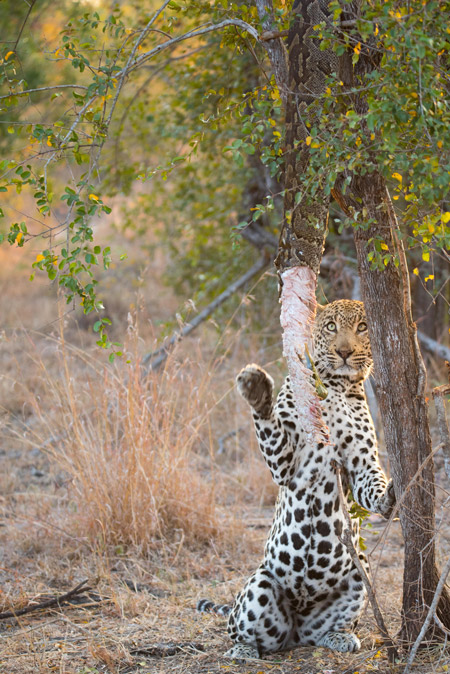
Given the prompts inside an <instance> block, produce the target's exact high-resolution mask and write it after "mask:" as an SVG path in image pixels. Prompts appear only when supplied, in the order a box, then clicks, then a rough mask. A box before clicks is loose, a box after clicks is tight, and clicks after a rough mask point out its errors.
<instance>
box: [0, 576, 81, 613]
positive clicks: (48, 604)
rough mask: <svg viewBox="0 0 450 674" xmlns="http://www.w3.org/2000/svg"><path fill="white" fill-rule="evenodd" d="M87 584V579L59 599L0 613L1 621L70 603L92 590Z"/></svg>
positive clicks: (55, 598) (53, 598)
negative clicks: (71, 600) (76, 597)
mask: <svg viewBox="0 0 450 674" xmlns="http://www.w3.org/2000/svg"><path fill="white" fill-rule="evenodd" d="M87 582H88V581H87V579H86V580H83V581H82V582H81V583H79V584H78V585H77V586H76V587H74V588H72V590H69V592H65V593H64V594H60V595H59V596H58V597H52V598H51V599H45V600H44V601H41V602H38V603H36V604H30V605H29V606H25V608H20V609H17V610H14V609H13V610H12V611H4V613H0V620H5V619H6V618H17V617H18V616H21V615H26V614H27V613H33V612H34V611H40V610H42V609H44V608H50V607H51V606H61V604H64V603H65V602H67V601H69V599H71V598H72V597H75V596H76V595H77V594H81V593H82V592H86V591H87V590H90V588H89V587H87V585H86V583H87Z"/></svg>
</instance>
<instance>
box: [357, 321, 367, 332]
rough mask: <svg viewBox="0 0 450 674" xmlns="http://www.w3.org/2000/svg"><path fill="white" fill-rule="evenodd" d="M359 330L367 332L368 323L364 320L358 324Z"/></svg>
mask: <svg viewBox="0 0 450 674" xmlns="http://www.w3.org/2000/svg"><path fill="white" fill-rule="evenodd" d="M357 330H358V332H365V331H366V330H367V323H364V321H361V323H360V324H359V325H358V328H357Z"/></svg>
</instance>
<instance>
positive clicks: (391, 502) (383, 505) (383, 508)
mask: <svg viewBox="0 0 450 674" xmlns="http://www.w3.org/2000/svg"><path fill="white" fill-rule="evenodd" d="M395 503H396V498H395V492H394V484H393V482H392V480H389V482H388V485H387V487H386V491H385V492H384V494H383V496H382V497H381V498H380V499H379V501H378V512H379V513H380V515H383V517H384V518H386V519H387V520H388V519H389V518H390V516H391V514H392V511H393V510H394V506H395Z"/></svg>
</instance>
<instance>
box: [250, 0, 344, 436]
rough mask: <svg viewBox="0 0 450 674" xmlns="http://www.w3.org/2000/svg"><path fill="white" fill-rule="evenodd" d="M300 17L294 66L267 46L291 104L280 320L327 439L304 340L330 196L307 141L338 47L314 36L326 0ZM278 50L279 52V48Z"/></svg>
mask: <svg viewBox="0 0 450 674" xmlns="http://www.w3.org/2000/svg"><path fill="white" fill-rule="evenodd" d="M256 4H257V8H258V12H259V15H260V18H261V20H262V22H263V27H264V29H265V30H270V29H271V28H272V25H271V18H272V17H273V7H272V2H271V0H257V3H256ZM292 12H293V21H292V24H291V28H290V30H289V35H288V44H287V49H288V54H287V66H288V67H287V72H286V68H284V67H283V66H282V67H281V68H280V63H283V58H284V57H283V49H284V47H283V45H282V43H281V40H278V41H277V42H276V44H274V45H270V46H267V47H266V48H267V51H268V54H269V58H270V59H271V61H272V65H273V67H274V72H275V76H276V78H277V83H278V86H279V88H280V91H281V92H282V95H283V101H284V103H285V109H286V155H285V157H286V160H285V185H284V187H285V201H284V220H283V226H282V230H281V235H280V242H279V247H278V255H277V258H276V261H275V265H276V267H277V270H278V272H279V276H280V285H281V297H280V300H281V325H282V328H283V352H284V355H285V357H286V361H287V365H288V369H289V373H290V375H291V381H292V388H293V392H294V396H295V399H296V403H297V408H298V411H299V414H301V416H302V418H303V419H304V420H305V431H306V432H307V433H308V435H309V438H310V441H311V442H314V441H318V440H322V441H327V439H328V435H327V431H328V429H327V428H326V426H325V424H324V422H323V420H322V417H321V412H320V402H319V399H318V397H317V394H316V391H315V387H314V383H313V379H312V375H311V372H310V371H309V370H308V369H307V368H306V366H305V365H304V364H303V362H302V359H303V356H304V353H305V345H308V347H309V348H311V341H312V326H313V323H314V317H315V312H316V297H315V292H316V286H317V274H318V272H319V266H320V261H321V258H322V252H323V246H324V240H325V233H326V226H327V219H328V200H327V199H326V198H325V196H324V194H323V191H322V190H321V186H320V185H319V186H318V191H317V194H316V195H315V198H314V199H313V200H311V199H309V198H308V196H307V195H306V190H305V189H304V184H303V180H302V178H303V175H304V173H305V169H306V167H307V165H308V162H309V150H308V146H307V144H306V143H305V140H306V138H307V136H308V135H309V133H308V127H307V123H308V121H309V120H311V118H312V116H313V115H314V104H315V102H316V101H317V100H318V99H320V95H321V94H322V93H323V92H324V90H325V77H326V73H330V72H332V69H333V67H332V61H333V59H334V57H333V54H332V52H321V51H320V49H319V45H318V43H317V41H314V35H315V30H314V26H316V25H318V24H320V22H321V21H322V20H323V19H325V18H326V14H327V2H326V0H312V1H308V2H307V3H305V2H301V0H295V1H294V4H293V8H292ZM274 50H275V53H274Z"/></svg>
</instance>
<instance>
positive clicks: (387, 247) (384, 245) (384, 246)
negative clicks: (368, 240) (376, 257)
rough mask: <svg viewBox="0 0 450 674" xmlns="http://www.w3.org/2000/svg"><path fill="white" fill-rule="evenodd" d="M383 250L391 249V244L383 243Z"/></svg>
mask: <svg viewBox="0 0 450 674" xmlns="http://www.w3.org/2000/svg"><path fill="white" fill-rule="evenodd" d="M381 250H389V246H388V245H386V244H385V243H382V244H381Z"/></svg>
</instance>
